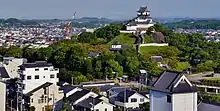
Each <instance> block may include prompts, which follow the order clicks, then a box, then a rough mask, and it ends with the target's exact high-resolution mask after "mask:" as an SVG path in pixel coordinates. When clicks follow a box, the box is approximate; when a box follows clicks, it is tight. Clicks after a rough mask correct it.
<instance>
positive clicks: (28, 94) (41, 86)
mask: <svg viewBox="0 0 220 111" xmlns="http://www.w3.org/2000/svg"><path fill="white" fill-rule="evenodd" d="M52 84H53V83H50V82H46V83H44V84H42V85H40V86H38V87H37V88H35V89H33V90H31V91H29V92H28V93H27V94H25V96H31V95H32V94H33V93H34V92H36V91H38V90H40V89H42V88H46V87H48V86H50V85H52Z"/></svg>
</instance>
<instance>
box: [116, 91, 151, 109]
mask: <svg viewBox="0 0 220 111" xmlns="http://www.w3.org/2000/svg"><path fill="white" fill-rule="evenodd" d="M132 98H135V99H137V102H131V99H132ZM141 98H143V99H144V101H143V102H141V101H140V99H141ZM146 102H149V100H148V98H146V97H144V96H142V95H140V94H138V93H135V94H133V95H132V96H130V97H129V98H128V102H127V103H123V102H120V101H115V105H117V106H121V107H125V108H133V109H134V108H139V105H140V104H143V103H146Z"/></svg>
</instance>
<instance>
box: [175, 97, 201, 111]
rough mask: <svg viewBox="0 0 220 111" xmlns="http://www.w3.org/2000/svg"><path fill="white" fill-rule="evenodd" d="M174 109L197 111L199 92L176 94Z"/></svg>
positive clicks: (176, 110) (177, 110)
mask: <svg viewBox="0 0 220 111" xmlns="http://www.w3.org/2000/svg"><path fill="white" fill-rule="evenodd" d="M172 103H173V108H172V109H173V110H172V111H197V93H184V94H174V95H173V96H172Z"/></svg>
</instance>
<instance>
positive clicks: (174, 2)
mask: <svg viewBox="0 0 220 111" xmlns="http://www.w3.org/2000/svg"><path fill="white" fill-rule="evenodd" d="M219 4H220V0H0V18H19V19H54V18H57V19H69V18H71V17H72V15H73V14H74V12H76V18H80V17H105V18H110V19H127V18H130V17H134V16H136V11H137V9H138V8H139V7H140V6H147V7H148V8H149V10H150V11H151V15H152V17H193V18H215V17H220V13H219V10H220V7H219Z"/></svg>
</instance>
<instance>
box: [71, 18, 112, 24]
mask: <svg viewBox="0 0 220 111" xmlns="http://www.w3.org/2000/svg"><path fill="white" fill-rule="evenodd" d="M74 21H77V22H83V23H85V22H90V23H91V22H92V23H95V22H96V23H99V22H100V23H110V22H113V20H110V19H107V18H96V17H82V18H78V19H75V20H74Z"/></svg>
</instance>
